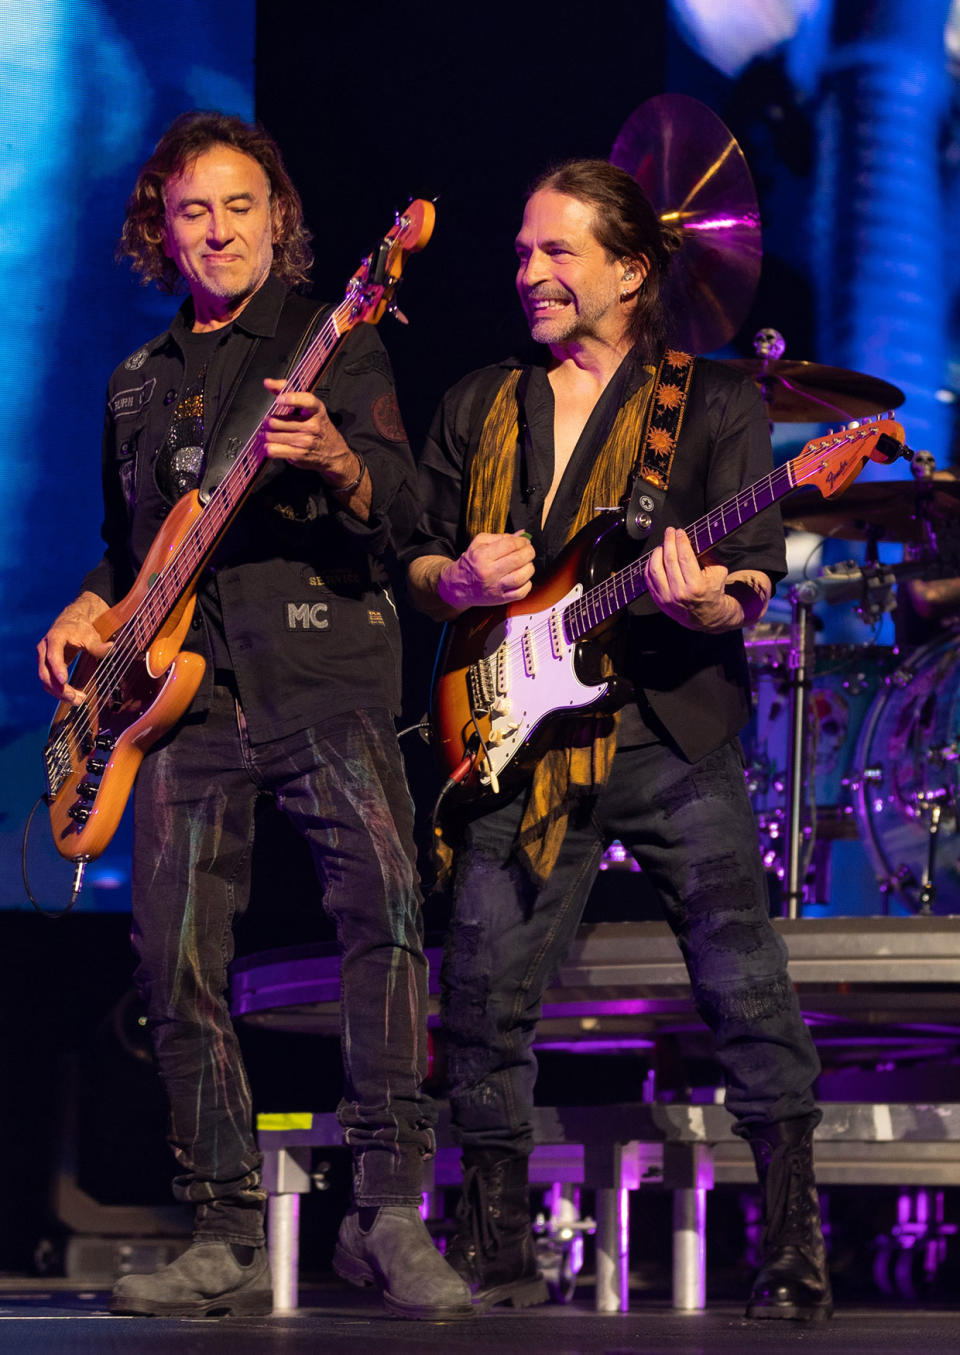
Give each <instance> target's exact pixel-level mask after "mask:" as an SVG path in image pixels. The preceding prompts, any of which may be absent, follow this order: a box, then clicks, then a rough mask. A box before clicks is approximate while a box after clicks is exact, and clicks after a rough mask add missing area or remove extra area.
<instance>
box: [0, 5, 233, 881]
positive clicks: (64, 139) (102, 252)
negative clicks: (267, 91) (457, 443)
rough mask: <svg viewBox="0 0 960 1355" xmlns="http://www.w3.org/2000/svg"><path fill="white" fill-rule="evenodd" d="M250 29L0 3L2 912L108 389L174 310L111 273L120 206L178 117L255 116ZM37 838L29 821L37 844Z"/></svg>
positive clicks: (29, 795)
mask: <svg viewBox="0 0 960 1355" xmlns="http://www.w3.org/2000/svg"><path fill="white" fill-rule="evenodd" d="M254 33H255V5H254V0H230V3H226V0H207V2H206V3H204V4H202V5H197V4H195V3H190V2H189V0H166V3H164V4H163V5H142V4H138V3H136V0H19V2H18V0H12V2H11V0H4V3H3V4H0V142H2V146H3V161H2V166H0V294H2V295H3V297H4V323H3V324H2V326H0V403H2V407H3V408H4V409H5V410H6V415H5V424H6V433H5V434H4V438H3V442H2V444H0V487H2V492H0V597H2V616H0V906H6V907H11V906H14V907H19V906H25V905H26V899H25V897H24V891H23V886H22V884H21V882H20V871H19V866H18V861H17V855H18V851H19V844H20V836H21V831H22V827H23V822H24V820H25V818H26V815H27V812H28V811H29V808H30V805H31V804H32V803H33V801H34V800H35V799H36V797H37V795H39V793H40V792H41V790H42V779H41V763H40V751H41V748H42V743H43V726H44V723H45V722H46V721H47V720H49V717H50V715H51V713H52V707H51V703H50V701H49V700H48V699H47V698H46V697H45V696H44V694H43V692H42V691H41V689H40V687H39V685H38V683H37V681H36V665H35V659H34V655H33V647H34V645H35V643H36V641H37V639H38V638H39V636H40V635H42V634H43V632H44V631H45V629H46V627H47V625H48V624H49V621H50V619H51V618H52V616H53V615H54V614H55V613H56V611H57V610H58V609H59V608H60V607H61V606H63V605H64V604H65V603H66V602H68V601H69V600H70V599H71V597H73V596H74V595H75V593H76V590H77V584H78V582H79V580H80V578H81V577H82V575H83V573H84V571H85V570H86V569H87V568H88V567H89V566H90V565H91V564H92V563H94V562H95V561H96V559H97V558H98V556H99V553H100V550H101V542H100V538H99V532H100V518H101V511H100V494H99V483H100V474H99V456H100V453H99V448H100V429H101V422H102V418H103V393H104V390H105V387H106V380H107V377H108V375H109V372H110V369H111V368H112V366H113V365H114V364H115V363H116V362H118V361H120V360H121V359H122V358H123V357H124V355H125V354H126V353H128V352H130V351H132V349H133V348H134V347H135V346H136V344H138V343H139V342H141V341H142V340H143V339H144V338H145V337H146V336H148V335H150V334H153V333H156V332H157V331H158V330H160V329H162V328H163V327H164V325H165V324H166V323H167V318H168V316H169V314H170V302H169V299H165V298H163V297H161V296H160V295H159V294H158V293H157V292H156V290H155V289H154V290H148V289H146V288H141V287H140V286H139V285H138V284H137V283H136V282H135V281H134V278H133V275H132V274H131V272H130V271H129V269H128V268H127V267H126V266H123V267H118V266H117V264H116V263H115V262H114V258H113V250H114V244H115V241H116V239H117V236H118V235H119V231H120V226H121V224H122V220H123V212H124V204H125V200H126V195H127V193H128V192H129V190H130V188H131V186H132V182H133V177H134V174H135V172H136V169H137V167H138V166H139V164H140V163H141V161H142V159H143V157H144V154H145V151H146V150H148V149H149V147H150V145H152V144H153V142H154V141H155V140H156V138H157V136H159V134H160V132H161V131H162V130H163V127H164V126H165V124H166V123H167V122H169V121H170V119H171V118H172V117H174V116H175V115H176V114H177V113H179V112H182V111H183V109H185V108H189V107H219V108H224V109H226V110H228V111H231V112H236V113H239V114H241V115H243V116H245V117H250V116H252V114H253V58H254ZM187 39H189V40H187ZM49 836H50V835H49V830H48V828H47V825H46V823H44V822H43V821H42V815H38V817H37V819H36V820H35V837H34V841H35V843H36V845H37V846H38V847H40V846H43V847H44V848H47V840H48V839H49ZM127 854H128V853H127V851H126V849H125V843H124V841H123V834H122V833H121V835H120V836H119V837H118V839H117V844H116V848H115V849H114V850H111V852H110V853H109V854H108V856H107V857H106V858H104V859H103V860H101V861H100V862H99V863H97V865H96V866H94V867H92V868H91V875H90V877H89V884H88V887H86V888H85V894H86V898H85V899H84V905H83V906H85V907H88V908H89V907H98V908H102V907H110V906H111V900H117V902H119V904H120V906H121V907H127V906H129V894H128V891H127V889H126V875H127V864H126V858H127ZM43 858H46V859H43ZM34 864H35V870H36V883H37V889H38V891H39V892H40V893H41V894H42V895H43V896H44V901H45V902H47V903H48V904H51V905H52V904H57V903H60V902H62V901H63V900H64V898H65V894H64V885H65V881H67V880H68V875H67V874H65V873H64V870H65V868H60V869H57V867H56V866H55V865H54V854H53V853H52V851H51V850H49V849H47V850H45V851H44V852H42V853H40V858H39V859H38V858H35V860H34ZM57 865H59V862H57Z"/></svg>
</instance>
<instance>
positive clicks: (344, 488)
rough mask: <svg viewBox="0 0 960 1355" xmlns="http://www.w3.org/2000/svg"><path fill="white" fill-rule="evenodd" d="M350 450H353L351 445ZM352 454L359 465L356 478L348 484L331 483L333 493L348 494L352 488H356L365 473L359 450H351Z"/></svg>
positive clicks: (365, 465)
mask: <svg viewBox="0 0 960 1355" xmlns="http://www.w3.org/2000/svg"><path fill="white" fill-rule="evenodd" d="M350 450H351V451H353V448H352V447H351V449H350ZM353 454H354V456H355V457H356V458H357V464H358V465H359V467H360V470H359V471H358V473H357V478H356V479H355V480H351V481H350V483H349V484H348V485H332V486H331V488H332V489H333V492H334V494H349V493H350V492H351V491H352V490H354V489H356V487H357V485H358V484H359V483H360V481H361V480H362V479H363V477H364V474H365V473H366V469H367V463H366V461H364V459H363V457H362V456H361V455H360V453H359V452H353Z"/></svg>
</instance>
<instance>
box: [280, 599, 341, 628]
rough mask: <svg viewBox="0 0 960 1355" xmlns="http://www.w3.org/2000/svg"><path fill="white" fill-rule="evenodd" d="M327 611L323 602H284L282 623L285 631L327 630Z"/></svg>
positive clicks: (328, 619)
mask: <svg viewBox="0 0 960 1355" xmlns="http://www.w3.org/2000/svg"><path fill="white" fill-rule="evenodd" d="M329 610H330V609H329V607H328V606H327V604H326V603H325V602H285V603H284V604H283V613H284V623H285V625H286V628H287V630H329V629H330V618H329V616H328V612H329Z"/></svg>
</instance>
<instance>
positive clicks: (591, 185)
mask: <svg viewBox="0 0 960 1355" xmlns="http://www.w3.org/2000/svg"><path fill="white" fill-rule="evenodd" d="M543 189H548V190H549V191H551V192H553V193H564V194H566V196H567V197H569V198H577V199H578V200H579V201H580V202H586V203H589V204H590V206H591V207H593V209H594V227H593V233H594V235H595V236H596V238H597V240H598V241H599V243H600V244H601V245H602V246H603V248H604V249H605V250H607V252H608V253H609V254H611V255H612V256H613V257H614V258H616V259H643V260H644V261H645V262H646V264H647V268H648V272H647V276H646V278H645V279H644V281H643V286H642V287H641V288H640V291H639V292H638V293H637V300H636V303H635V305H634V306H633V309H632V311H631V313H630V337H631V339H632V340H633V342H634V343H635V344H636V346H637V347H638V348H639V350H640V354H641V356H642V358H643V360H644V361H645V362H653V361H656V360H657V359H658V358H659V356H660V353H661V351H662V350H663V345H664V341H665V338H666V328H667V326H666V316H665V314H664V310H663V299H662V296H661V291H660V283H661V280H662V278H663V275H664V273H665V272H666V270H667V266H668V264H669V262H670V256H671V254H672V253H673V252H674V251H675V250H676V249H678V248H679V246H680V243H681V238H682V237H681V233H680V232H679V231H677V230H674V229H673V228H672V227H669V226H664V225H662V224H661V222H660V221H659V219H658V218H657V214H656V212H655V211H654V210H653V208H652V207H651V205H650V202H649V199H648V198H647V195H646V194H645V193H644V191H643V189H642V188H641V187H640V185H639V184H638V183H637V181H636V179H634V178H633V177H632V176H631V175H629V174H628V173H627V172H626V170H623V169H618V168H617V166H616V165H611V164H610V162H609V161H608V160H567V161H566V162H565V163H564V164H560V165H556V166H554V168H552V169H548V170H547V171H546V173H545V174H541V176H540V177H539V179H537V180H536V182H535V183H534V184H533V185H532V187H531V188H530V192H529V194H528V197H532V196H533V194H534V193H539V192H541V191H542V190H543Z"/></svg>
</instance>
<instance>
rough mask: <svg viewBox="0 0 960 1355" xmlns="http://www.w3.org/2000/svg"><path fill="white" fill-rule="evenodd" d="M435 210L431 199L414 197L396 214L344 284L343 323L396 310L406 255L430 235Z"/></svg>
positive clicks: (371, 318)
mask: <svg viewBox="0 0 960 1355" xmlns="http://www.w3.org/2000/svg"><path fill="white" fill-rule="evenodd" d="M435 219H436V211H435V209H434V206H433V203H432V202H427V201H426V200H425V199H424V198H415V199H414V200H413V201H412V202H411V203H409V204H408V206H407V207H405V208H404V210H403V211H402V212H400V213H398V215H397V217H396V220H395V221H394V223H393V225H392V226H391V227H390V229H389V230H388V231H387V233H386V235H385V236H384V237H383V239H382V240H381V241H380V243H379V244H378V245H377V248H376V249H375V250H374V251H373V253H372V254H369V255H368V256H367V258H365V259H364V261H363V263H362V264H361V265H360V267H359V268H358V269H357V271H356V272H355V273H354V275H353V277H352V278H351V279H350V282H349V284H348V285H347V291H346V296H345V297H344V301H343V306H342V308H341V309H342V310H343V311H344V312H345V313H346V317H345V323H344V322H339V328H340V329H341V330H342V329H345V328H352V327H353V325H358V324H362V323H366V324H370V325H375V324H377V322H378V321H379V320H380V318H381V317H382V316H383V314H384V312H385V311H387V310H390V311H393V310H395V309H396V301H395V295H394V294H395V292H396V290H397V286H398V284H399V282H400V278H401V275H402V273H403V267H404V264H405V263H406V260H407V255H408V254H416V253H417V251H418V250H421V249H423V247H424V245H425V244H426V243H427V241H428V240H429V239H430V236H431V235H432V234H433V224H434V220H435Z"/></svg>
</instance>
